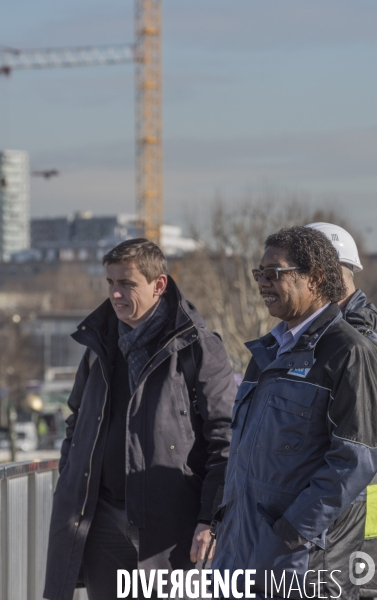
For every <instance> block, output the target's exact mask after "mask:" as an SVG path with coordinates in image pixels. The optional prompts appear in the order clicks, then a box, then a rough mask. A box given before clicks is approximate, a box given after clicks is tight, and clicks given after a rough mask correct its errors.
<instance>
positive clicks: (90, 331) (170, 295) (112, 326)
mask: <svg viewBox="0 0 377 600" xmlns="http://www.w3.org/2000/svg"><path fill="white" fill-rule="evenodd" d="M165 294H166V296H165V297H166V300H167V302H168V304H169V312H170V314H171V318H170V320H169V322H168V325H167V327H166V329H165V330H164V332H163V334H162V337H161V341H160V345H166V343H168V340H169V338H173V337H176V336H177V334H178V333H179V331H181V330H186V329H187V328H188V327H189V326H190V325H194V326H195V328H196V329H203V328H205V322H204V320H203V319H202V317H201V316H200V315H199V313H198V312H197V310H196V308H195V306H194V305H193V304H191V302H188V301H187V300H186V299H185V298H184V296H183V295H182V293H181V292H180V290H179V288H178V286H177V284H176V283H175V281H174V280H173V279H172V278H171V277H170V276H169V275H168V285H167V288H166V292H165ZM72 337H73V339H74V340H75V341H77V342H78V343H80V344H83V345H85V346H89V348H91V349H92V350H93V351H94V352H96V354H98V355H99V356H101V354H102V355H104V354H106V350H105V349H106V348H109V347H112V346H117V341H118V337H119V334H118V318H117V316H116V314H115V311H114V309H113V307H112V304H111V302H110V300H109V299H107V300H105V302H103V303H102V304H101V305H100V306H99V307H98V308H96V309H95V310H94V311H93V312H92V313H90V314H89V315H88V316H87V317H86V318H85V319H84V320H83V321H82V322H81V323H80V324H79V325H78V327H77V331H76V332H75V333H74V334H73V335H72ZM101 349H102V351H101ZM104 350H105V352H104Z"/></svg>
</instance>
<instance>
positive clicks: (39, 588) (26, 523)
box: [0, 460, 86, 600]
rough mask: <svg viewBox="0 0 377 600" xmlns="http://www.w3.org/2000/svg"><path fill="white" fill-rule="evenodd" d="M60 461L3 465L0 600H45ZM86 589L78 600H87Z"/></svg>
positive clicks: (0, 484) (0, 482) (0, 468)
mask: <svg viewBox="0 0 377 600" xmlns="http://www.w3.org/2000/svg"><path fill="white" fill-rule="evenodd" d="M57 477H58V460H41V461H29V462H21V463H17V462H14V463H7V464H2V465H1V464H0V597H1V599H2V600H42V598H43V587H44V576H45V568H46V553H47V540H48V530H49V524H50V515H51V509H52V495H53V491H54V489H55V484H56V480H57ZM85 598H86V593H85V590H82V591H80V592H78V591H77V592H76V594H75V600H84V599H85Z"/></svg>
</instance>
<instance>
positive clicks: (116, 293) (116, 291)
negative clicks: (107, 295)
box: [112, 286, 122, 298]
mask: <svg viewBox="0 0 377 600" xmlns="http://www.w3.org/2000/svg"><path fill="white" fill-rule="evenodd" d="M112 296H113V298H121V297H122V294H121V292H120V291H119V289H117V288H116V287H115V286H114V288H113V291H112Z"/></svg>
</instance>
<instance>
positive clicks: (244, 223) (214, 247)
mask: <svg viewBox="0 0 377 600" xmlns="http://www.w3.org/2000/svg"><path fill="white" fill-rule="evenodd" d="M307 218H308V213H307V211H306V209H305V206H303V205H300V204H299V203H298V202H297V201H292V202H290V203H288V204H279V203H278V202H276V201H275V200H274V198H271V197H264V198H263V199H262V200H261V199H258V200H257V201H250V200H248V201H246V202H244V203H243V204H241V205H240V206H239V207H238V208H236V209H227V208H225V206H224V204H223V203H221V202H219V201H217V202H216V204H215V205H214V207H213V210H212V213H211V231H210V232H209V234H207V241H204V239H203V236H199V234H198V233H196V237H197V238H198V239H200V244H201V246H200V249H199V250H198V251H197V252H195V253H193V254H191V255H190V256H188V257H187V258H186V259H185V260H184V263H183V266H182V269H181V271H180V274H179V281H180V284H181V286H182V288H183V290H184V292H185V294H186V295H187V296H188V297H189V298H192V299H193V301H194V302H195V303H196V304H197V306H198V308H199V310H200V312H201V313H202V314H203V316H204V317H205V319H206V321H207V323H208V326H209V327H210V328H211V329H212V330H214V331H217V332H218V333H219V334H220V335H221V336H222V338H223V341H224V344H225V346H226V348H227V351H228V353H229V356H230V358H231V361H232V363H233V367H234V369H235V371H237V372H242V371H244V369H245V367H246V365H247V363H248V361H249V359H250V353H249V351H248V350H247V349H246V348H245V345H244V342H245V341H246V340H250V339H253V338H256V337H260V336H262V335H265V334H266V333H267V332H268V331H269V330H270V329H271V327H272V326H273V324H274V323H276V321H275V319H273V318H272V317H270V315H269V313H268V311H267V309H266V307H265V305H264V302H263V300H262V298H261V296H260V294H259V291H258V286H257V285H256V283H255V281H254V278H253V275H252V272H251V271H252V269H253V268H254V267H257V266H258V265H259V262H260V259H261V256H262V254H263V247H264V241H265V239H266V237H267V236H268V235H269V234H270V233H273V232H274V231H276V230H278V229H280V228H281V227H285V226H290V225H294V224H302V223H304V222H305V221H306V220H307Z"/></svg>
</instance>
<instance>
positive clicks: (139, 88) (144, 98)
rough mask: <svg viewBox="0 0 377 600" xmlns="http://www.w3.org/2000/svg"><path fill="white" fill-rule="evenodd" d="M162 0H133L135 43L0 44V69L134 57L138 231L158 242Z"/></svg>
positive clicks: (109, 62)
mask: <svg viewBox="0 0 377 600" xmlns="http://www.w3.org/2000/svg"><path fill="white" fill-rule="evenodd" d="M161 2H162V0H135V38H136V39H135V44H118V45H112V46H85V47H80V48H60V49H58V48H48V49H37V50H19V49H15V48H8V47H1V46H0V75H1V74H3V75H4V74H5V75H10V73H11V72H12V71H13V70H19V69H48V68H62V67H83V66H99V65H115V64H122V63H127V62H134V63H135V66H136V76H135V88H136V89H135V93H136V161H135V162H136V165H135V166H136V212H137V218H138V228H139V231H140V235H141V236H143V237H146V238H148V239H150V240H152V241H153V242H155V243H157V244H159V242H160V231H161V225H162V223H163V154H162V67H161V64H162V60H161V23H162V7H161Z"/></svg>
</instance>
